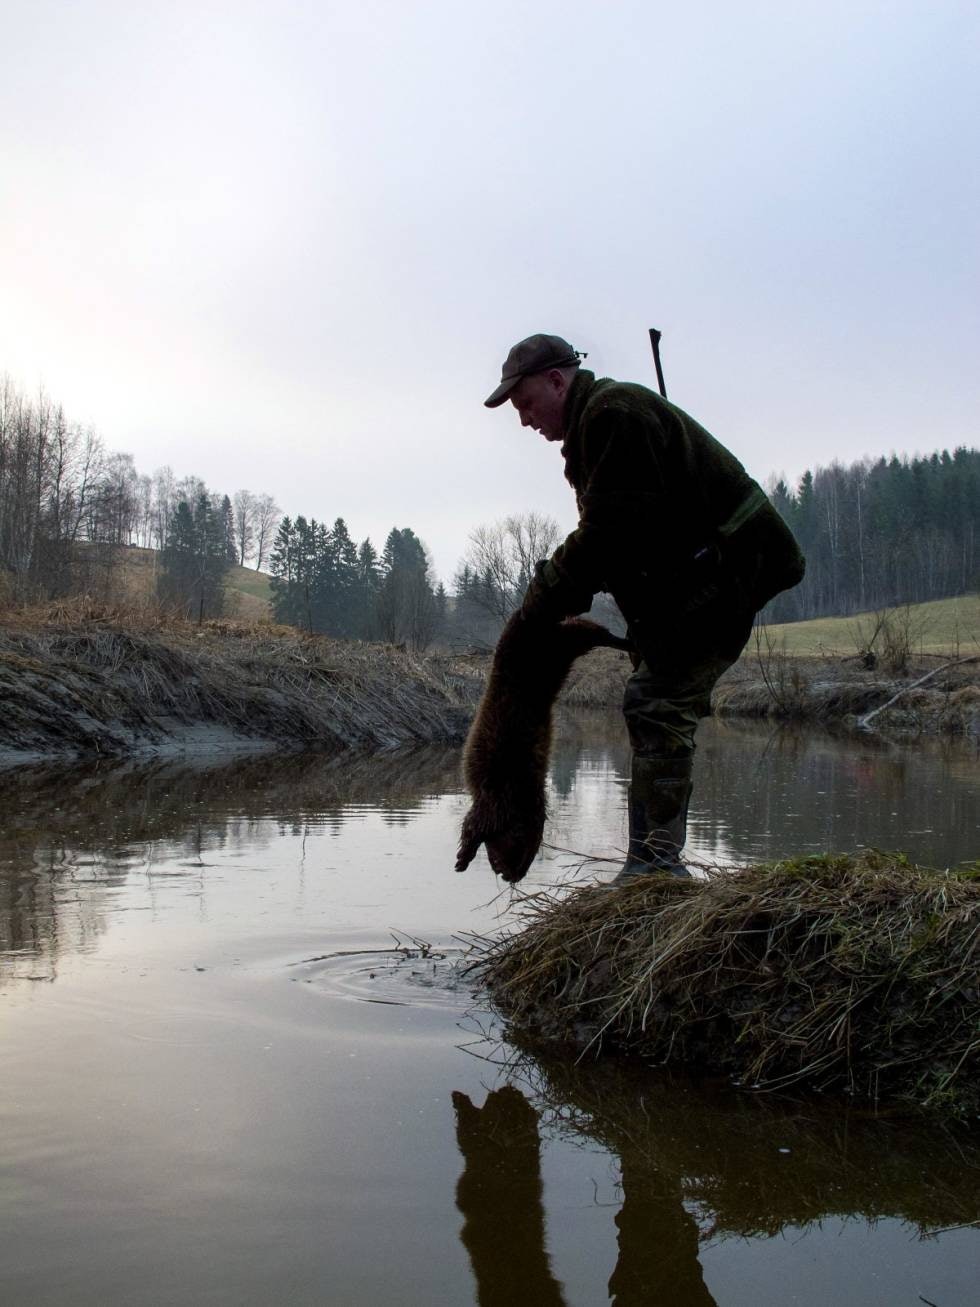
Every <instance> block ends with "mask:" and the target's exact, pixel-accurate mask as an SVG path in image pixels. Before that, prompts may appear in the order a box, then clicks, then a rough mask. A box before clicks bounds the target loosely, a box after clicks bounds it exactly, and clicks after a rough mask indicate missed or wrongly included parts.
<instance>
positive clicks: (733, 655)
mask: <svg viewBox="0 0 980 1307" xmlns="http://www.w3.org/2000/svg"><path fill="white" fill-rule="evenodd" d="M753 618H754V614H752V613H747V612H745V611H744V610H743V611H736V612H733V611H731V610H730V609H728V610H726V609H724V608H722V607H721V606H718V605H711V606H710V607H709V608H707V609H705V610H702V611H701V612H700V613H698V614H697V618H696V620H691V619H688V620H687V621H685V622H681V623H678V624H677V626H676V627H675V628H674V629H672V630H665V631H664V632H663V634H662V635H661V636H659V638H654V637H652V636H651V635H650V634H649V632H648V631H647V630H646V629H645V627H646V624H645V623H644V624H643V625H642V626H641V624H640V623H631V625H630V636H631V638H632V640H633V643H634V644H635V645H636V646H637V648H638V650H639V653H640V656H641V658H642V661H641V662H640V663H639V664H638V665H637V667H636V670H635V671H634V672H633V675H632V676H631V677H630V678H629V680H628V681H627V682H626V693H625V696H624V698H623V714H624V716H625V717H626V726H627V729H628V731H629V737H630V743H631V745H632V747H633V752H634V753H635V754H637V755H638V756H640V757H647V758H650V757H661V758H663V757H676V756H677V755H688V756H689V755H691V754H693V752H694V736H695V732H696V731H697V726H698V722H699V721H700V719H701V718H702V717H707V716H708V714H709V712H710V711H711V691H712V690H713V689H714V687H715V683H716V682H717V680H718V678H719V677H720V676H721V674H722V673H723V672H725V671H727V669H728V668H729V667H731V665H732V663H734V662H736V661H737V659H738V657H739V655H740V654H741V652H742V650H743V649H744V648H745V646H746V644H747V642H748V639H749V636H750V634H751V632H752V622H753Z"/></svg>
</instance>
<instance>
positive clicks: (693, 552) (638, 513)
mask: <svg viewBox="0 0 980 1307" xmlns="http://www.w3.org/2000/svg"><path fill="white" fill-rule="evenodd" d="M562 455H563V457H564V459H565V476H566V478H567V480H568V481H569V482H570V484H571V485H572V487H573V489H574V491H575V496H576V500H577V502H578V510H579V524H578V526H577V528H576V529H575V530H574V531H573V532H572V533H571V535H569V536H568V538H567V539H566V540H565V541H564V543H563V544H561V545H560V546H559V547H558V549H557V550H556V552H555V553H554V555H553V556H552V558H551V559H550V560H549V562H548V563H547V564H546V565H545V567H544V568H543V569H542V576H541V580H542V582H543V584H544V585H546V586H547V587H549V588H551V587H558V589H557V590H556V591H554V596H555V598H559V597H560V598H559V606H561V607H563V608H565V610H566V611H567V612H581V611H582V610H583V608H587V607H588V606H589V596H591V595H593V594H595V593H596V592H597V591H600V590H605V591H608V592H609V593H611V594H612V596H613V598H614V599H615V600H616V601H617V603H618V604H619V607H620V608H621V609H622V611H623V613H624V614H625V616H626V617H627V619H630V618H637V619H638V618H640V617H641V616H643V615H645V614H646V613H648V612H650V611H651V610H653V609H656V610H657V611H659V612H660V613H661V614H664V615H666V614H667V613H670V612H674V613H685V612H689V611H693V610H695V609H697V608H698V607H700V606H702V605H703V604H705V603H708V602H711V601H713V600H715V599H716V598H718V597H719V596H720V597H721V598H722V599H723V600H725V599H727V600H730V601H732V602H733V604H734V605H735V606H736V607H738V608H739V609H742V610H744V609H747V608H750V609H751V610H752V611H753V612H754V611H756V610H757V609H758V608H761V607H762V605H763V604H764V603H765V602H766V601H767V600H768V599H770V598H771V597H772V595H774V594H777V593H778V592H779V591H780V590H783V589H787V588H788V587H789V586H790V585H795V584H796V583H797V581H799V580H800V579H801V578H802V575H803V558H802V555H801V554H800V551H799V548H798V547H797V544H796V541H795V540H794V539H793V536H792V534H791V533H790V531H789V529H788V528H787V527H786V525H785V524H784V522H783V520H782V518H781V517H780V516H779V514H778V513H777V512H776V510H775V509H774V508H773V507H772V506H771V505H770V503H769V500H768V498H767V497H766V495H765V492H764V491H763V490H762V489H761V487H760V486H759V485H758V484H757V483H756V482H755V481H753V480H752V478H751V477H750V476H749V475H748V473H747V472H746V471H745V469H744V467H743V466H742V464H741V463H740V462H739V461H738V459H737V458H736V457H735V456H734V454H732V453H730V452H729V450H727V449H726V448H725V447H724V445H722V444H720V443H719V442H718V441H717V440H715V438H714V437H713V436H712V435H710V434H709V433H708V432H707V431H705V429H704V428H703V427H701V426H699V425H698V423H697V422H695V421H694V419H693V418H691V417H689V416H688V414H686V413H684V412H682V410H681V409H679V408H676V407H675V406H674V405H673V404H670V403H668V402H667V400H665V399H663V398H661V396H660V395H658V394H655V393H654V392H653V391H651V390H648V389H647V388H646V387H645V386H638V385H633V384H630V383H624V382H619V381H612V380H610V379H609V378H605V377H603V378H600V379H597V378H596V377H595V375H594V374H593V373H592V372H589V371H586V370H585V369H583V370H582V371H581V372H580V373H579V374H578V375H577V376H576V377H575V379H574V381H573V383H572V387H571V390H570V391H569V395H568V400H567V408H566V410H565V439H564V442H563V444H562Z"/></svg>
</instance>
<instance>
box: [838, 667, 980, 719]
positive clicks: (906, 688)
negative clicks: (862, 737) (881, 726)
mask: <svg viewBox="0 0 980 1307" xmlns="http://www.w3.org/2000/svg"><path fill="white" fill-rule="evenodd" d="M976 662H980V655H977V654H971V655H970V657H969V658H954V659H952V661H951V662H948V663H942V664H940V666H939V667H934V668H933V669H932V671H931V672H926V674H925V676H920V677H919V679H918V680H917V681H913V682H912V684H911V685H903V686H902V688H901V689H900V690H899V691H898V693H897V694H893V695H892V697H891V698H890V699H889V700H887V702H885V703H883V704H881V706H880V707H878V708H872V710H871V712H869V713H865V714H864V716H863V717H859V718H858V721H857V724H858V729H859V730H862V731H866V730H868V723H869V722H870V721H871V719H872V717H877V716H878V714H879V713H880V712H884V711H885V709H886V708H890V707H891V706H892V704H893V703H895V702H896V700H898V699H901V697H902V695H903V694H907V693H908V692H909V690H914V689H915V688H916V686H918V685H922V684H924V682H926V681H928V680H930V679H931V678H932V677H933V676H937V675H938V674H939V673H940V672H944V671H945V670H946V668H947V667H962V665H963V664H964V663H976Z"/></svg>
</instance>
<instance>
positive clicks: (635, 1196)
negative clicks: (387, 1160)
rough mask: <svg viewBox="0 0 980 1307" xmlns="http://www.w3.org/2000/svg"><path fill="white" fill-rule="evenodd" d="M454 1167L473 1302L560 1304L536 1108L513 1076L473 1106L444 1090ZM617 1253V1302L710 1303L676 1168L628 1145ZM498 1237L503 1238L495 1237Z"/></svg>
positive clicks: (701, 1306) (490, 1305)
mask: <svg viewBox="0 0 980 1307" xmlns="http://www.w3.org/2000/svg"><path fill="white" fill-rule="evenodd" d="M453 1106H454V1108H455V1110H456V1139H457V1143H458V1144H459V1151H460V1152H461V1153H462V1155H463V1162H464V1169H463V1174H462V1176H461V1177H460V1180H459V1184H458V1186H457V1189H456V1205H457V1207H458V1208H459V1210H460V1211H461V1212H462V1214H463V1216H464V1217H465V1224H464V1226H463V1229H462V1231H461V1232H460V1239H461V1240H462V1242H463V1244H464V1246H465V1248H466V1250H467V1252H468V1253H469V1255H470V1262H471V1265H472V1267H473V1274H474V1276H475V1278H476V1282H477V1289H478V1298H479V1302H480V1303H481V1307H498V1305H499V1307H504V1304H506V1307H512V1304H514V1303H516V1302H529V1303H545V1304H558V1305H559V1307H564V1302H565V1299H564V1297H563V1295H562V1290H561V1286H560V1285H559V1284H558V1282H557V1281H556V1280H555V1278H554V1276H553V1275H552V1272H551V1266H550V1264H549V1261H548V1254H547V1251H546V1249H545V1217H544V1207H543V1204H542V1189H541V1172H540V1150H541V1146H540V1140H539V1136H538V1117H537V1113H536V1111H535V1110H534V1108H533V1107H532V1106H531V1104H530V1103H529V1102H528V1101H527V1099H526V1098H525V1097H524V1095H523V1094H522V1093H521V1092H520V1090H519V1089H517V1088H516V1087H515V1086H514V1085H504V1086H503V1088H501V1089H494V1090H491V1091H490V1093H489V1094H488V1095H487V1100H486V1102H485V1103H484V1105H483V1107H482V1108H477V1107H474V1106H473V1104H472V1103H471V1102H470V1100H469V1098H468V1097H467V1096H466V1095H465V1094H462V1093H459V1092H456V1093H454V1094H453ZM621 1183H622V1190H623V1201H622V1205H621V1207H620V1210H619V1213H618V1214H617V1216H616V1226H617V1229H618V1243H619V1257H618V1259H617V1261H616V1266H615V1269H614V1270H613V1272H612V1275H611V1276H610V1278H609V1297H610V1300H611V1301H612V1302H613V1303H614V1304H617V1305H618V1307H641V1304H645V1303H673V1304H677V1307H715V1300H714V1298H713V1297H712V1296H711V1294H710V1293H709V1292H708V1290H707V1288H706V1287H705V1283H704V1277H703V1275H702V1272H701V1264H700V1262H699V1261H698V1227H697V1223H696V1222H695V1220H694V1218H693V1217H692V1216H690V1215H689V1214H688V1212H687V1211H686V1210H685V1208H684V1202H683V1193H682V1190H681V1184H680V1177H679V1176H674V1175H670V1174H669V1173H667V1172H665V1171H663V1170H662V1169H661V1168H659V1167H657V1166H656V1165H652V1166H651V1165H650V1164H649V1161H648V1159H647V1158H645V1157H641V1156H640V1155H638V1154H636V1153H635V1152H633V1151H629V1152H625V1153H624V1154H623V1155H622V1157H621ZM504 1240H505V1244H504V1243H503V1242H502V1241H504Z"/></svg>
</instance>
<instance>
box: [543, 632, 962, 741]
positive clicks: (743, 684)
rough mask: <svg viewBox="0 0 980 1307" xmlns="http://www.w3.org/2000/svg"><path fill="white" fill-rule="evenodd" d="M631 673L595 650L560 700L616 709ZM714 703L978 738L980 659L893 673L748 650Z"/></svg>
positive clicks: (922, 664) (900, 732)
mask: <svg viewBox="0 0 980 1307" xmlns="http://www.w3.org/2000/svg"><path fill="white" fill-rule="evenodd" d="M629 673H630V663H629V660H628V658H626V657H625V655H623V654H618V653H616V652H615V651H613V650H610V649H598V650H596V651H595V653H592V654H590V655H589V656H588V658H584V659H582V660H581V661H580V662H579V663H578V664H577V665H576V666H575V667H574V668H573V669H572V674H571V676H570V677H569V679H568V684H567V686H566V688H565V690H564V691H563V693H562V702H564V703H568V704H571V705H575V706H577V707H599V706H616V707H618V706H619V705H620V704H621V703H622V698H623V690H624V688H625V685H626V678H627V677H628V676H629ZM924 677H925V678H928V679H925V680H923V679H922V678H924ZM920 681H921V684H917V682H920ZM891 700H894V702H891V703H890V702H889V701H891ZM711 704H712V711H713V712H714V713H715V715H716V716H718V717H732V718H736V717H743V718H756V719H768V720H771V721H774V722H776V721H779V722H800V723H810V724H815V725H816V724H819V725H824V726H842V727H851V728H855V729H858V728H862V729H863V727H862V723H863V720H864V719H865V718H866V717H868V716H869V715H872V716H871V720H870V721H869V722H868V724H867V728H866V729H873V730H874V731H877V732H880V733H881V734H883V735H890V736H895V737H902V736H915V735H923V734H928V735H954V736H955V735H964V736H968V737H974V738H980V657H972V658H967V657H963V658H958V659H956V660H951V659H950V658H948V657H944V656H942V655H938V654H937V655H931V654H924V655H921V656H919V657H917V658H916V659H915V660H914V661H912V662H910V663H909V665H908V667H907V668H905V669H904V670H903V671H901V672H894V673H890V674H889V673H885V672H883V671H882V670H880V669H868V668H865V667H863V666H862V665H861V663H860V662H859V660H858V659H855V658H849V657H843V658H842V657H826V658H814V657H802V656H799V657H794V656H790V655H784V654H777V655H774V656H772V657H769V658H766V657H762V658H761V659H760V658H759V657H758V656H757V655H756V654H755V653H754V652H752V651H747V652H746V654H745V655H744V656H743V657H742V658H741V659H740V660H739V662H737V663H736V664H735V666H734V667H733V668H732V669H731V670H730V671H729V672H727V673H726V674H725V675H724V676H723V677H722V679H721V680H720V681H719V682H718V685H717V686H716V687H715V692H714V694H713V695H712V700H711ZM885 705H888V706H887V707H886V706H885Z"/></svg>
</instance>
